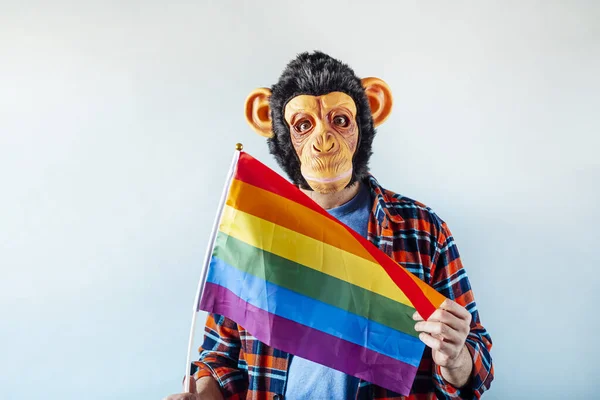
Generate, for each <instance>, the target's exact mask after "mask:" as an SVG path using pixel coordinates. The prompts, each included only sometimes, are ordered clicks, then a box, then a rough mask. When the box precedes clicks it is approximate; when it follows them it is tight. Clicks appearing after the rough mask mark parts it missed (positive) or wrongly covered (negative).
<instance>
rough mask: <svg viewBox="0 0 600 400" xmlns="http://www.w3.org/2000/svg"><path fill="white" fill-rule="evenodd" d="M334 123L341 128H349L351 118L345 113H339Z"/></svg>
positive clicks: (334, 118)
mask: <svg viewBox="0 0 600 400" xmlns="http://www.w3.org/2000/svg"><path fill="white" fill-rule="evenodd" d="M333 124H334V125H335V126H339V127H340V128H347V127H348V125H350V120H349V119H348V118H346V117H344V116H343V115H337V116H335V117H333Z"/></svg>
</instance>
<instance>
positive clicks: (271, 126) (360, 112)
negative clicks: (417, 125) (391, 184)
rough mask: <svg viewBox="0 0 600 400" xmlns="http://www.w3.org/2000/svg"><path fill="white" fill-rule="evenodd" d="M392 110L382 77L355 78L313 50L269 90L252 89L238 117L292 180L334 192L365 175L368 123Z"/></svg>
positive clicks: (370, 129)
mask: <svg viewBox="0 0 600 400" xmlns="http://www.w3.org/2000/svg"><path fill="white" fill-rule="evenodd" d="M391 110H392V93H391V90H390V88H389V87H388V85H387V84H386V83H385V82H384V81H382V80H381V79H378V78H364V79H362V80H361V79H359V78H358V77H357V76H356V75H355V74H354V71H353V70H352V69H351V68H350V67H349V66H348V65H346V64H344V63H342V62H341V61H339V60H336V59H334V58H332V57H330V56H328V55H327V54H324V53H321V52H314V53H302V54H300V55H299V56H298V57H296V59H294V60H292V61H291V62H290V63H289V64H288V65H287V67H286V68H285V70H284V71H283V73H282V74H281V77H280V78H279V81H278V82H277V83H276V84H275V85H273V87H272V88H271V89H267V88H260V89H256V90H254V91H252V92H251V93H250V95H249V96H248V98H247V99H246V108H245V115H246V121H247V122H248V124H249V125H250V127H251V128H252V129H254V131H256V133H258V134H259V135H261V136H264V137H266V138H267V143H268V145H269V151H270V152H271V154H273V155H274V156H275V158H276V160H277V162H278V164H279V165H280V166H281V168H282V169H283V170H284V171H285V172H286V174H287V175H288V176H289V178H290V179H291V180H292V182H293V183H294V184H295V185H297V186H299V187H300V188H302V189H307V190H314V191H316V192H319V193H334V192H337V191H340V190H342V189H344V188H346V187H348V186H351V185H352V184H354V183H355V182H357V181H361V180H363V179H364V178H365V177H366V176H367V174H368V173H369V166H368V162H369V158H370V157H371V154H372V150H371V145H372V142H373V137H374V136H375V127H377V126H379V125H380V124H382V123H383V122H384V121H385V120H386V119H387V118H388V117H389V115H390V113H391Z"/></svg>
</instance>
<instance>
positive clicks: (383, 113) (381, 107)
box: [361, 78, 394, 127]
mask: <svg viewBox="0 0 600 400" xmlns="http://www.w3.org/2000/svg"><path fill="white" fill-rule="evenodd" d="M361 83H362V85H363V87H364V88H365V93H366V94H367V98H368V99H369V105H370V106H371V114H372V115H373V124H374V125H375V127H378V126H379V125H381V124H383V123H384V122H385V120H386V119H388V117H389V116H390V114H391V113H392V105H393V103H394V100H393V98H392V90H391V89H390V87H389V86H388V85H387V83H385V82H384V81H382V80H381V79H379V78H363V79H361Z"/></svg>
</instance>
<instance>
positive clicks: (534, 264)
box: [0, 0, 600, 400]
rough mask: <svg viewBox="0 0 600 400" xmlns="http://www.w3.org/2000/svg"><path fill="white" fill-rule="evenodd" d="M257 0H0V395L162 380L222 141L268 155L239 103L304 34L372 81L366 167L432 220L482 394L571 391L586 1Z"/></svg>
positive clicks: (150, 389) (576, 350) (583, 324)
mask: <svg viewBox="0 0 600 400" xmlns="http://www.w3.org/2000/svg"><path fill="white" fill-rule="evenodd" d="M260 3H261V6H258V5H257V2H244V1H219V2H217V1H215V2H208V1H203V2H189V4H185V3H183V2H167V1H164V2H159V1H137V2H136V1H112V2H106V1H87V2H75V1H72V2H61V1H57V2H44V1H40V0H37V1H32V2H20V1H12V2H9V1H8V0H5V1H1V2H0V268H1V279H0V299H1V305H0V316H1V323H0V343H1V348H0V398H3V399H30V398H31V399H33V398H45V399H79V398H85V399H89V400H95V399H102V400H105V399H159V398H162V397H163V396H165V395H167V394H169V393H173V392H177V391H178V390H179V388H180V382H181V378H182V373H183V366H184V360H185V349H186V346H187V335H188V329H189V320H190V309H191V306H192V301H193V298H194V291H195V289H196V285H197V279H198V276H199V273H200V265H201V260H202V258H203V256H204V251H205V245H206V242H207V239H208V237H209V231H210V226H211V223H212V220H213V216H214V212H215V209H216V206H217V201H218V197H219V193H220V191H221V187H222V184H223V180H224V177H225V173H226V169H227V166H228V165H229V162H230V157H231V155H232V151H233V146H234V143H235V142H237V141H243V142H244V144H245V146H246V149H247V150H248V151H249V152H250V153H251V154H253V155H254V156H256V157H257V158H259V159H260V160H262V161H265V162H267V163H268V164H269V165H271V166H273V167H274V166H275V164H274V162H273V161H272V158H271V157H270V156H269V155H268V153H267V149H266V145H265V143H264V139H263V138H260V137H258V136H257V135H255V134H254V133H253V132H251V131H250V129H249V128H248V127H247V126H246V123H245V121H244V119H243V115H242V110H243V102H244V99H245V97H246V95H247V94H248V92H249V91H250V90H251V89H253V88H254V87H257V86H269V85H271V84H272V83H274V82H275V80H276V79H277V77H278V75H279V73H280V72H281V70H282V68H283V67H284V65H285V63H286V62H287V61H288V60H289V59H291V58H293V57H294V56H295V54H296V53H298V52H300V51H303V50H311V49H315V48H319V49H322V50H324V51H327V52H329V53H331V54H332V55H334V56H336V57H339V58H341V59H343V60H345V61H346V62H348V63H349V64H350V65H351V66H352V67H354V69H355V70H356V72H357V73H358V74H359V75H360V76H370V75H374V76H380V77H382V78H384V79H385V80H386V81H387V82H388V83H389V85H390V86H391V88H392V89H393V91H394V94H395V106H394V113H393V115H392V117H391V118H390V120H389V121H388V122H387V123H386V124H385V125H383V126H382V127H381V128H380V129H379V132H378V135H377V137H376V139H375V145H374V152H375V157H374V158H373V160H372V171H373V173H374V174H375V175H376V176H377V178H378V179H379V181H380V182H381V183H382V184H383V185H385V186H386V187H389V188H390V189H393V190H395V191H398V192H401V193H403V194H405V195H408V196H410V197H413V198H416V199H418V200H420V201H423V202H425V203H427V204H428V205H430V206H432V207H433V208H434V209H435V210H436V211H437V212H438V213H439V214H440V215H441V216H442V218H444V219H445V220H446V221H447V222H448V224H449V226H450V228H451V229H452V231H453V233H454V235H455V238H456V241H457V243H458V246H459V248H460V250H461V253H462V256H463V258H464V264H465V266H466V267H467V271H468V273H469V276H470V279H471V282H472V284H473V287H474V290H475V295H476V298H477V300H478V304H479V308H480V311H481V316H482V320H483V323H484V324H485V326H486V327H487V328H488V329H489V331H490V332H491V335H492V337H493V339H494V341H495V346H494V349H493V356H494V361H495V364H496V369H497V372H496V380H495V382H494V384H493V389H492V391H491V392H490V393H489V395H486V396H485V398H486V399H534V398H535V399H559V398H570V399H580V398H590V396H593V395H595V389H596V388H598V385H599V384H598V380H597V375H598V369H597V360H598V359H599V358H600V353H599V350H598V349H599V346H598V345H597V336H598V331H599V328H600V326H599V318H598V316H597V308H596V304H597V303H598V300H599V296H598V294H597V291H596V290H597V287H598V282H599V279H598V273H597V272H596V271H597V269H598V264H599V263H598V262H599V261H600V257H599V256H598V250H597V245H598V239H599V237H598V223H599V222H600V221H599V220H600V218H599V212H598V208H597V207H598V203H599V200H600V199H599V197H600V196H599V189H598V185H599V183H600V158H599V157H598V149H599V148H600V140H599V134H600V129H599V128H600V122H599V118H598V111H599V110H600V74H599V73H598V71H600V25H599V24H598V20H599V18H600V4H599V3H598V2H595V1H569V2H566V1H564V2H559V1H519V2H516V1H514V2H503V1H502V2H500V1H484V2H475V1H472V2H469V1H457V2H444V1H433V2H427V4H423V3H421V2H419V3H417V2H413V1H410V2H409V1H402V2H398V1H388V2H384V1H370V2H364V1H347V2H341V1H340V2H336V1H330V2H325V1H304V2H301V3H295V5H292V2H282V1H268V2H267V1H264V2H260ZM201 319H202V318H201ZM196 344H199V340H198V341H197V342H196Z"/></svg>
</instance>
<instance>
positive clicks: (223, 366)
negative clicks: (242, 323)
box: [193, 314, 248, 400]
mask: <svg viewBox="0 0 600 400" xmlns="http://www.w3.org/2000/svg"><path fill="white" fill-rule="evenodd" d="M237 328H238V327H237V324H236V323H235V322H233V321H232V320H230V319H228V318H225V317H223V316H220V315H216V314H209V315H208V318H207V320H206V326H205V328H204V330H205V334H204V343H203V344H202V346H200V349H199V350H200V360H199V361H197V362H195V363H194V364H195V365H196V366H197V367H198V370H197V371H196V372H195V373H194V375H193V378H194V379H195V380H196V387H197V391H198V393H202V391H205V390H211V391H212V390H213V389H214V384H213V382H214V381H216V382H217V383H218V386H219V387H220V389H221V392H222V394H223V397H224V398H225V399H228V400H237V399H245V398H246V391H247V390H248V378H247V376H246V374H245V372H244V371H241V370H240V369H238V359H239V355H240V349H241V341H240V335H239V331H238V329H237ZM213 379H214V380H213Z"/></svg>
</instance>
